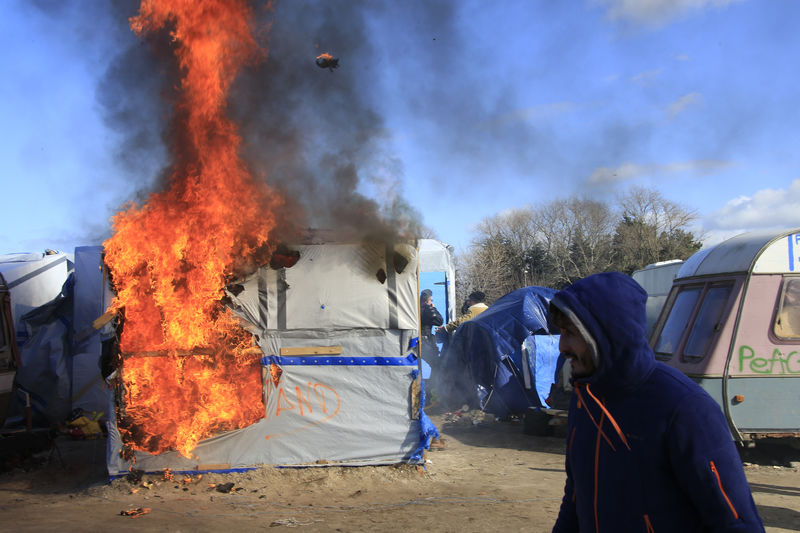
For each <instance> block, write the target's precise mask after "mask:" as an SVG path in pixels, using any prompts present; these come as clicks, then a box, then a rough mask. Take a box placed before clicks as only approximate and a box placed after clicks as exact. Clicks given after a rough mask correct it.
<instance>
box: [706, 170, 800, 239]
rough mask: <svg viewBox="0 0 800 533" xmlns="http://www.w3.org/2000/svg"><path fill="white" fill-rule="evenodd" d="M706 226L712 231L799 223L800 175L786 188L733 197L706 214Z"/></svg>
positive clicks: (775, 226) (737, 230)
mask: <svg viewBox="0 0 800 533" xmlns="http://www.w3.org/2000/svg"><path fill="white" fill-rule="evenodd" d="M703 226H704V227H705V228H706V229H707V230H708V231H710V232H713V233H717V232H738V233H741V232H743V231H752V230H759V229H778V228H792V227H800V179H796V180H794V181H793V182H792V183H791V184H790V185H789V187H787V188H786V189H761V190H759V191H757V192H756V193H755V194H753V195H752V196H738V197H736V198H733V199H732V200H730V201H729V202H728V203H727V204H725V205H724V206H723V207H722V208H721V209H718V210H717V211H715V212H713V213H711V214H710V215H708V216H706V217H705V219H704V220H703Z"/></svg>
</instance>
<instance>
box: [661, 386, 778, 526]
mask: <svg viewBox="0 0 800 533" xmlns="http://www.w3.org/2000/svg"><path fill="white" fill-rule="evenodd" d="M668 445H669V450H670V462H671V464H672V470H673V472H674V473H675V476H676V477H677V480H678V484H679V485H680V486H681V488H682V489H683V491H684V493H685V494H687V495H688V496H689V499H690V500H691V501H692V503H693V504H694V507H695V510H696V511H697V512H698V514H699V515H700V517H701V518H702V520H703V523H704V525H705V526H706V528H707V531H748V532H750V531H753V532H755V531H764V526H763V524H762V523H761V518H760V517H759V516H758V511H757V510H756V506H755V502H754V501H753V496H752V494H751V493H750V486H749V485H748V483H747V478H746V477H745V475H744V469H743V467H742V460H741V458H740V457H739V453H738V451H737V449H736V445H735V444H734V442H733V439H732V438H731V434H730V429H729V428H728V423H727V421H726V420H725V416H724V415H723V413H722V411H721V409H720V408H719V406H718V405H717V403H716V402H715V401H714V400H712V399H711V398H710V397H708V396H706V395H702V396H699V395H692V396H690V397H688V398H686V399H685V400H684V401H683V402H682V404H681V405H679V407H678V408H677V410H676V412H675V413H674V416H673V418H672V423H671V427H670V437H669V443H668Z"/></svg>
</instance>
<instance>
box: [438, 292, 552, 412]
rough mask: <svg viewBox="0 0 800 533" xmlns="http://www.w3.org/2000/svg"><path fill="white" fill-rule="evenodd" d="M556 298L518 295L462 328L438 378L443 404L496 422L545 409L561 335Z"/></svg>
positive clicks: (540, 294) (507, 297)
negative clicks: (553, 313)
mask: <svg viewBox="0 0 800 533" xmlns="http://www.w3.org/2000/svg"><path fill="white" fill-rule="evenodd" d="M555 293H556V291H555V290H554V289H549V288H546V287H524V288H522V289H517V290H515V291H513V292H510V293H508V294H506V295H505V296H503V297H502V298H500V299H499V300H497V301H496V302H494V303H493V304H492V305H491V306H489V309H487V310H486V311H484V312H483V313H481V314H480V315H478V316H477V317H475V318H473V319H472V320H469V321H467V322H464V323H463V324H461V326H459V328H458V329H457V330H456V331H455V333H454V334H453V336H452V338H451V341H450V343H449V346H448V348H447V350H446V352H445V354H444V355H443V360H442V365H441V367H442V368H441V372H440V374H439V376H438V377H434V388H435V390H436V391H437V393H438V394H439V395H440V396H441V398H442V401H443V402H444V403H445V404H446V405H447V406H450V407H458V406H461V405H464V404H466V405H468V406H469V407H470V408H481V409H483V410H484V411H486V412H490V413H493V414H495V415H497V416H507V415H509V414H513V413H522V412H524V411H525V410H526V409H527V408H528V407H532V406H539V405H542V403H543V401H544V398H545V397H546V396H547V392H548V391H549V390H550V385H551V384H552V383H553V382H554V376H555V370H556V361H557V359H558V335H557V333H558V329H557V328H556V327H555V326H554V325H553V324H552V323H551V322H550V314H549V312H548V306H549V304H550V299H551V298H552V297H553V295H554V294H555Z"/></svg>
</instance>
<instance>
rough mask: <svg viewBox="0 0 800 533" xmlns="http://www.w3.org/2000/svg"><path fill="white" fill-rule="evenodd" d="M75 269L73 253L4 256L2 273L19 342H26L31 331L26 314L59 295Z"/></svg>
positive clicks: (0, 262)
mask: <svg viewBox="0 0 800 533" xmlns="http://www.w3.org/2000/svg"><path fill="white" fill-rule="evenodd" d="M72 268H73V264H72V259H71V257H70V255H68V254H65V253H63V252H57V253H54V254H42V253H21V254H5V255H0V275H2V276H3V279H4V280H5V282H6V285H7V286H8V291H9V293H10V294H11V314H12V316H13V318H14V332H15V334H16V337H17V343H18V344H25V341H26V340H27V338H28V336H29V333H30V332H29V331H27V329H26V327H25V325H24V324H23V322H22V317H23V316H25V315H26V314H27V313H28V312H29V311H32V310H34V309H36V308H37V307H40V306H42V305H44V304H46V303H48V302H50V301H52V300H53V299H54V298H55V297H56V296H58V295H59V294H60V293H61V288H62V287H63V285H64V282H65V281H67V276H69V274H70V272H72Z"/></svg>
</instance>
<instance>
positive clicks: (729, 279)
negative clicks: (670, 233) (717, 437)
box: [650, 229, 800, 443]
mask: <svg viewBox="0 0 800 533" xmlns="http://www.w3.org/2000/svg"><path fill="white" fill-rule="evenodd" d="M650 343H651V346H652V347H653V350H654V351H655V354H656V357H657V358H658V359H660V360H662V361H664V362H666V363H667V364H669V365H670V366H673V367H675V368H677V369H678V370H681V371H682V372H684V373H685V374H687V375H689V376H690V377H692V378H694V379H695V380H696V381H697V382H698V383H699V384H700V386H701V387H703V388H704V389H705V390H706V391H707V392H708V393H709V394H711V396H712V397H713V398H714V399H715V400H716V401H717V402H718V403H719V404H720V406H721V407H722V409H723V411H724V412H725V416H726V418H727V419H728V423H729V425H730V428H731V433H732V435H733V437H734V438H735V439H736V440H737V441H738V442H741V443H754V442H755V441H756V440H758V439H762V438H780V437H799V436H800V407H798V406H800V229H793V230H790V231H782V232H751V233H744V234H741V235H738V236H736V237H733V238H731V239H728V240H726V241H724V242H722V243H720V244H718V245H716V246H714V247H711V248H708V249H704V250H701V251H699V252H697V253H696V254H694V255H693V256H691V257H690V258H689V259H688V260H687V261H686V262H685V263H684V264H683V265H682V266H681V268H680V271H679V272H678V275H677V277H676V279H675V281H674V284H673V287H672V290H671V291H670V293H669V297H668V298H667V302H666V304H665V305H664V308H663V310H662V312H661V315H660V316H659V318H658V321H657V322H656V324H655V327H654V330H653V334H652V335H651V337H650Z"/></svg>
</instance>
